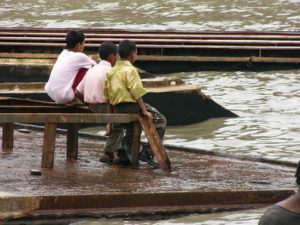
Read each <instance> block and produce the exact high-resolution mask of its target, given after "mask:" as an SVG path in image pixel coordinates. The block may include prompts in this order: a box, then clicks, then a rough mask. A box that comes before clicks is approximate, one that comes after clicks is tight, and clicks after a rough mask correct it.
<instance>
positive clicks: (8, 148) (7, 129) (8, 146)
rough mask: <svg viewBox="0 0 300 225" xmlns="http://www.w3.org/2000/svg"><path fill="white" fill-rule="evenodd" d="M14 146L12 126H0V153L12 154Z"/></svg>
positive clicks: (5, 124)
mask: <svg viewBox="0 0 300 225" xmlns="http://www.w3.org/2000/svg"><path fill="white" fill-rule="evenodd" d="M13 145H14V124H13V123H4V124H2V151H4V152H12V150H13Z"/></svg>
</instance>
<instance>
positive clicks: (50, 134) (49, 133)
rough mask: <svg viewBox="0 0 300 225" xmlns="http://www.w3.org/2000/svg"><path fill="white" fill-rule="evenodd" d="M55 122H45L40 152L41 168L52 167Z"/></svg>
mask: <svg viewBox="0 0 300 225" xmlns="http://www.w3.org/2000/svg"><path fill="white" fill-rule="evenodd" d="M56 127H57V124H56V123H46V125H45V131H44V142H43V143H44V144H43V153H42V165H41V167H42V168H53V165H54V151H55V139H56Z"/></svg>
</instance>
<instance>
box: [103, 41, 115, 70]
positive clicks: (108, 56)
mask: <svg viewBox="0 0 300 225" xmlns="http://www.w3.org/2000/svg"><path fill="white" fill-rule="evenodd" d="M117 53H118V47H117V45H116V44H114V43H112V42H103V43H102V44H101V45H100V47H99V56H100V59H102V60H106V61H108V62H110V64H111V65H112V66H114V65H115V64H116V61H117Z"/></svg>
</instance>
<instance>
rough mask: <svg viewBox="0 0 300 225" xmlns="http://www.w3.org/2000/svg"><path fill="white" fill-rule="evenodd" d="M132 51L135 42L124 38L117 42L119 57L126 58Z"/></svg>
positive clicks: (134, 49)
mask: <svg viewBox="0 0 300 225" xmlns="http://www.w3.org/2000/svg"><path fill="white" fill-rule="evenodd" d="M134 51H136V44H135V43H134V42H133V41H130V40H124V41H121V42H120V43H119V55H120V57H121V59H127V58H128V57H129V56H130V54H131V53H133V52H134Z"/></svg>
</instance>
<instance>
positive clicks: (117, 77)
mask: <svg viewBox="0 0 300 225" xmlns="http://www.w3.org/2000/svg"><path fill="white" fill-rule="evenodd" d="M146 93H147V91H146V89H145V88H144V87H143V84H142V81H141V79H140V76H139V73H138V71H137V69H136V68H135V67H134V66H133V65H132V64H131V63H130V62H129V61H126V60H124V61H118V62H117V63H116V66H115V67H114V68H113V69H112V70H111V71H110V72H109V73H108V74H107V76H106V79H105V88H104V94H105V96H106V97H107V98H108V99H109V101H110V103H111V104H112V105H117V104H120V103H124V102H136V100H137V99H138V98H140V97H142V96H143V95H145V94H146Z"/></svg>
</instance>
